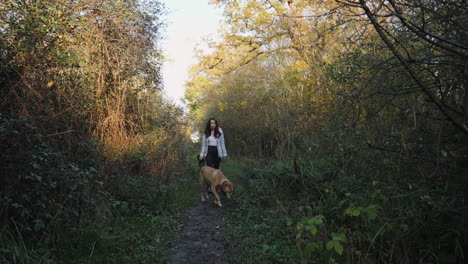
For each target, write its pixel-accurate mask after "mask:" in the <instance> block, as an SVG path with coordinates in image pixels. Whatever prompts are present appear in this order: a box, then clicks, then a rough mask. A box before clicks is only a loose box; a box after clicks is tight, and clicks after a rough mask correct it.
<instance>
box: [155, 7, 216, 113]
mask: <svg viewBox="0 0 468 264" xmlns="http://www.w3.org/2000/svg"><path fill="white" fill-rule="evenodd" d="M208 1H209V0H160V2H162V3H164V4H165V6H166V9H167V10H168V14H167V15H166V16H165V18H164V20H165V21H166V23H167V27H166V30H165V32H163V40H162V49H163V53H164V55H165V57H166V61H165V62H164V65H163V68H162V74H163V80H164V90H165V93H166V95H167V97H168V98H169V99H170V100H171V101H172V102H173V103H175V104H177V105H179V106H182V107H184V104H183V102H182V98H183V97H184V91H185V87H184V85H185V82H186V81H187V80H188V71H189V69H190V66H191V65H194V64H195V63H196V60H195V57H194V56H195V53H194V49H195V47H196V46H197V44H200V45H201V47H203V39H204V38H206V37H211V36H212V37H214V36H216V33H217V30H218V28H219V25H220V21H221V18H222V11H221V10H220V9H218V8H216V7H215V6H213V5H209V4H208Z"/></svg>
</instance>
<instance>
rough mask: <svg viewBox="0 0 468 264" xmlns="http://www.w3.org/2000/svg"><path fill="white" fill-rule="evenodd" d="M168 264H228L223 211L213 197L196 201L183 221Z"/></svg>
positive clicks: (227, 243) (227, 244)
mask: <svg viewBox="0 0 468 264" xmlns="http://www.w3.org/2000/svg"><path fill="white" fill-rule="evenodd" d="M174 243H175V246H174V247H173V249H172V256H171V259H170V261H169V263H170V264H181V263H193V264H195V263H197V264H199V263H213V264H227V263H229V262H228V259H229V258H228V257H227V254H226V249H227V248H228V246H229V242H228V241H226V239H225V226H224V208H219V207H218V206H217V205H215V204H214V203H213V196H212V195H210V200H209V201H206V202H201V201H200V200H198V201H197V203H196V205H195V206H194V207H193V208H191V209H190V210H189V212H188V216H187V217H186V219H185V220H184V227H183V233H182V235H181V237H180V238H179V240H178V241H175V242H174Z"/></svg>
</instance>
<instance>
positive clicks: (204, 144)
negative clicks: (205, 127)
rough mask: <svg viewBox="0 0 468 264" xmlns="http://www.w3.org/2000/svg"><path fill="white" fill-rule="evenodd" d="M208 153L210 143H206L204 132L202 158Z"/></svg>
mask: <svg viewBox="0 0 468 264" xmlns="http://www.w3.org/2000/svg"><path fill="white" fill-rule="evenodd" d="M207 153H208V145H206V136H205V134H203V136H202V145H201V151H200V158H204V157H206V154H207Z"/></svg>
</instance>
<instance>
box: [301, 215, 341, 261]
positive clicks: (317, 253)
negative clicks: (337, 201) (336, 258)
mask: <svg viewBox="0 0 468 264" xmlns="http://www.w3.org/2000/svg"><path fill="white" fill-rule="evenodd" d="M304 208H305V209H307V210H308V211H312V209H311V208H310V207H301V208H300V210H303V209H304ZM324 221H325V217H324V216H323V215H315V216H304V217H302V218H301V220H300V221H299V222H298V223H297V224H296V230H297V233H296V241H297V242H296V248H297V249H298V251H299V253H300V256H301V258H306V259H308V258H310V257H312V256H313V257H315V258H320V259H322V260H328V261H330V260H332V259H333V258H332V256H333V255H334V254H338V255H340V256H341V255H343V252H344V246H343V243H345V242H346V241H347V239H346V235H345V230H343V231H341V232H339V233H335V232H332V233H331V236H329V235H328V234H326V233H327V232H326V231H324V232H320V233H319V229H323V230H324V229H325V225H324ZM330 237H331V239H330Z"/></svg>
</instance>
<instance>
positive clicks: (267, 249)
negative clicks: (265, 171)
mask: <svg viewBox="0 0 468 264" xmlns="http://www.w3.org/2000/svg"><path fill="white" fill-rule="evenodd" d="M221 166H222V170H223V172H224V174H225V175H226V176H227V177H228V178H229V179H230V180H231V181H233V182H234V194H233V198H232V199H231V200H228V201H226V206H225V207H226V211H227V213H228V217H226V225H227V226H226V230H227V232H228V235H227V238H226V240H227V241H229V242H230V246H229V250H230V253H229V254H230V258H231V260H232V261H233V263H243V264H244V263H245V264H249V263H252V264H253V263H256V264H258V263H286V262H287V261H288V259H290V258H291V257H292V255H293V254H294V247H293V245H292V244H291V243H290V241H289V235H290V231H291V227H290V226H289V224H288V223H289V219H288V218H287V214H286V213H285V212H284V210H283V207H282V206H279V204H275V202H271V201H268V199H269V198H268V197H267V196H266V195H265V192H263V191H264V190H261V187H262V186H255V184H254V185H251V183H252V181H254V179H251V178H249V173H248V172H247V168H248V167H250V168H253V167H257V165H256V164H254V163H253V162H251V161H227V162H224V163H223V164H222V165H221Z"/></svg>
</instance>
